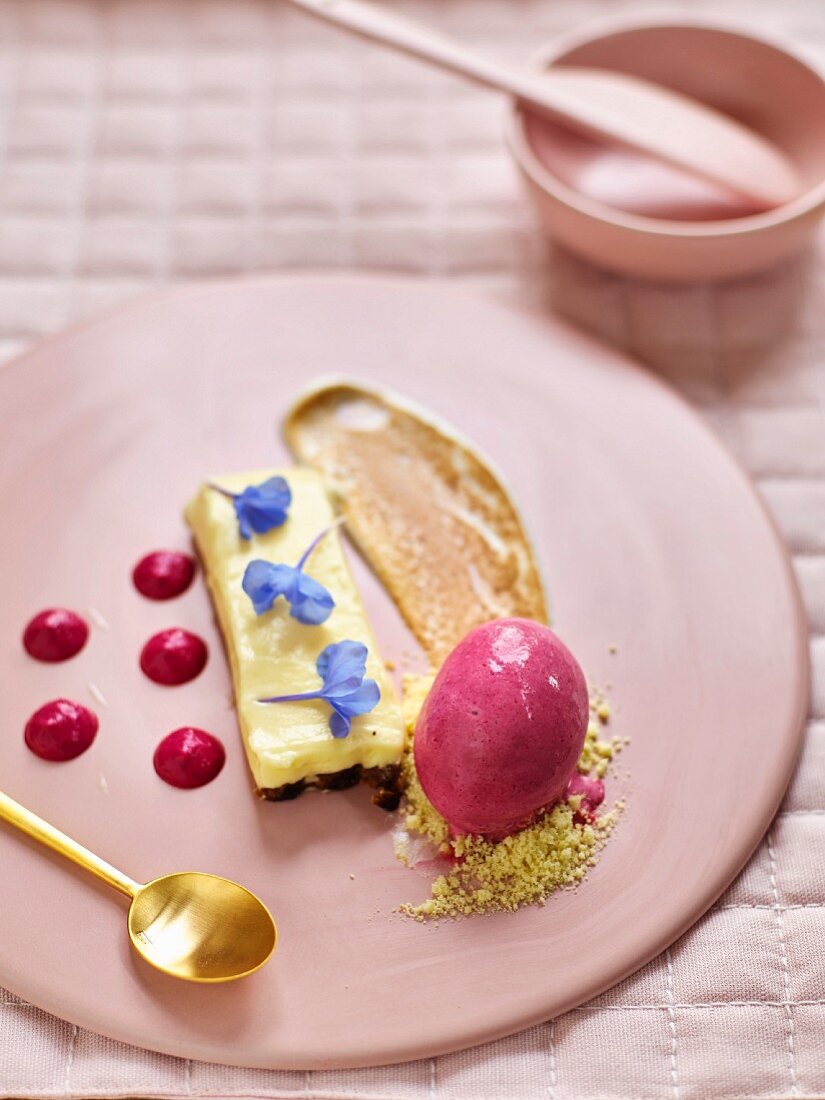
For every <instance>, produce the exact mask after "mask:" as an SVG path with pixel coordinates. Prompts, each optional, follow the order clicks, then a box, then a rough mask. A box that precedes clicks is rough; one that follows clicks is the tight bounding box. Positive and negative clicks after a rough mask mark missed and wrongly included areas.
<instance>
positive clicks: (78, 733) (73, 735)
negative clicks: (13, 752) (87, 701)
mask: <svg viewBox="0 0 825 1100" xmlns="http://www.w3.org/2000/svg"><path fill="white" fill-rule="evenodd" d="M96 735H97V715H95V714H93V713H92V711H90V710H89V709H88V708H86V707H84V706H81V705H80V703H73V702H71V700H69V699H54V700H53V701H52V702H51V703H46V704H45V706H42V707H41V708H40V710H36V711H35V712H34V714H33V715H32V716H31V718H30V719H29V720H28V722H27V723H26V730H25V734H24V736H25V739H26V744H27V745H28V747H29V748H30V749H31V751H32V752H33V753H34V755H35V756H39V757H40V759H41V760H74V758H75V757H76V756H80V754H81V753H82V752H85V751H86V749H88V747H89V746H90V745H91V743H92V741H94V739H95V737H96Z"/></svg>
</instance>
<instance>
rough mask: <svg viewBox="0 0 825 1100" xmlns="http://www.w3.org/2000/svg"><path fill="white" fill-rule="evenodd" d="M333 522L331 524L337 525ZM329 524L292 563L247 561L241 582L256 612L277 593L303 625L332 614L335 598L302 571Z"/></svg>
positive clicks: (265, 607) (263, 611)
mask: <svg viewBox="0 0 825 1100" xmlns="http://www.w3.org/2000/svg"><path fill="white" fill-rule="evenodd" d="M337 526H338V525H337V524H333V527H337ZM331 530H332V527H327V528H326V530H324V531H322V532H321V533H320V535H316V537H315V538H314V539H313V540H312V542H311V543H310V544H309V546H308V547H307V549H306V550H305V551H304V553H303V554H302V555H301V560H300V561H299V562H298V564H297V565H296V566H294V567H293V566H291V565H275V564H273V563H272V562H269V561H262V560H261V559H260V558H256V559H255V561H251V562H250V563H249V565H247V567H246V570H245V572H244V575H243V581H242V582H241V586H242V587H243V590H244V592H246V594H247V596H249V598H250V600H252V606H253V607H254V609H255V614H256V615H264V614H266V612H267V611H270V610H271V609H272V607H273V605H274V603H275V601H276V600H277V599H278V597H279V596H283V597H284V599H285V600H286V602H287V603H288V604H289V613H290V615H291V616H292V618H293V619H297V620H298V622H299V623H305V624H306V625H307V626H318V625H319V624H320V623H325V622H326V621H327V619H328V618H329V617H330V615H331V614H332V610H333V608H334V607H335V600H334V599H333V598H332V596H331V595H330V593H329V591H328V590H327V589H326V588H324V586H323V585H322V584H320V583H319V582H318V581H316V580H314V578H312V577H309V576H307V574H306V573H305V572H304V571H303V570H304V566H305V565H306V562H307V559H308V558H309V556H310V554H311V553H312V551H313V550H314V549H315V547H316V546H317V545H318V543H319V542H320V541H321V539H322V538H324V536H325V535H328V534H329V532H330V531H331Z"/></svg>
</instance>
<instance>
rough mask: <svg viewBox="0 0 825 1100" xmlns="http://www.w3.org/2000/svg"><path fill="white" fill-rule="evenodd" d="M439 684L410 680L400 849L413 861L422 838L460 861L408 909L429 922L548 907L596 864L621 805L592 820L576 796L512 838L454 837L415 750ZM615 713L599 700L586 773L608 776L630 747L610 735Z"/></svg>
mask: <svg viewBox="0 0 825 1100" xmlns="http://www.w3.org/2000/svg"><path fill="white" fill-rule="evenodd" d="M431 683H432V678H431V677H408V679H407V681H406V683H405V691H404V712H405V717H406V720H407V727H408V730H409V734H410V739H409V741H408V746H407V750H406V752H405V754H404V764H403V770H404V782H405V785H406V792H405V797H406V818H405V821H404V830H405V834H402V835H401V837H400V839H398V840H397V841H396V854H397V855H398V857H399V859H401V860H402V862H406V863H411V862H412V859H411V855H410V852H411V847H412V845H411V842H410V841H411V838H412V837H413V836H416V835H417V836H419V837H422V838H423V839H424V840H425V841H426V842H428V843H429V844H430V845H432V846H434V847H435V848H436V849H437V850H438V851H439V852H440V853H441V854H442V855H445V856H448V857H453V858H454V859H455V860H456V862H455V863H454V864H453V866H452V868H451V869H450V870H449V871H448V872H446V873H444V874H442V875H439V876H438V878H436V880H435V881H434V882H433V884H432V887H431V890H430V897H429V898H427V899H426V900H425V901H423V902H421V903H420V904H417V905H415V904H409V905H404V906H402V912H403V913H405V914H406V915H407V916H411V917H414V918H415V919H416V920H426V919H428V918H435V917H459V916H469V915H471V914H473V913H491V912H496V911H513V910H515V909H518V908H520V907H521V906H522V905H529V904H531V903H538V904H543V903H544V902H545V901H546V900H547V898H548V897H549V896H550V894H552V893H553V892H554V891H555V890H558V889H559V888H560V887H565V886H566V887H571V886H575V885H577V884H578V883H579V882H581V880H582V879H583V878H584V876H585V875H586V874H587V872H588V870H589V869H590V868H591V867H592V866H593V864H594V863H595V861H596V855H597V853H598V851H599V849H600V848H601V847H602V845H603V844H604V842H605V840H606V839H607V837H608V836H609V834H610V832H611V831H612V829H613V827H614V825H615V823H616V819H617V816H618V812H619V811H620V809H621V808H622V807H621V804H620V803H619V804H617V805H616V806H615V807H614V809H613V810H611V811H609V812H607V813H602V814H600V815H599V818H598V820H597V822H596V823H595V824H591V823H589V822H587V821H584V820H582V819H581V818H580V817H579V816H578V814H577V811H578V809H579V803H580V802H581V797H580V796H574V797H573V798H571V799H569V800H568V801H566V802H560V803H558V804H557V805H556V806H554V807H553V808H552V809H551V810H550V811H549V812H548V813H546V814H544V815H543V816H542V817H540V818H539V819H538V820H537V821H536V822H534V824H533V825H530V826H529V827H528V828H526V829H522V830H521V831H520V832H518V833H514V834H513V835H512V836H508V837H505V839H504V840H500V841H498V842H492V841H489V840H484V839H483V838H482V837H477V836H463V837H451V836H450V830H449V826H448V825H447V822H446V821H445V820H444V818H443V817H442V816H441V815H440V814H439V813H438V811H437V810H436V809H435V808H434V807H433V805H432V804H431V803H430V802H429V800H428V799H427V796H426V795H425V794H424V791H423V790H422V788H421V784H420V783H419V781H418V776H417V775H416V771H415V760H414V758H413V751H412V735H413V732H414V729H415V723H416V719H417V718H418V712H419V711H420V709H421V706H422V704H423V702H424V699H425V697H426V694H427V692H428V690H429V688H430V685H431ZM609 714H610V711H609V707H608V706H607V704H606V703H605V702H604V700H602V699H599V700H596V701H594V703H593V705H592V706H591V717H590V725H589V727H588V730H587V736H586V738H585V743H584V748H583V750H582V755H581V757H580V759H579V765H578V769H579V772H580V773H581V774H583V775H587V774H589V775H595V776H602V775H604V774H605V771H606V770H607V767H608V765H609V763H610V762H611V760H612V759H613V757H614V756H615V754H616V753H617V752H619V751H620V749H621V747H622V743H621V741H620V739H619V738H617V737H614V738H612V739H610V740H603V728H604V725H605V723H606V722H607V721H608V719H609Z"/></svg>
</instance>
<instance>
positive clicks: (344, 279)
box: [0, 269, 811, 1072]
mask: <svg viewBox="0 0 825 1100" xmlns="http://www.w3.org/2000/svg"><path fill="white" fill-rule="evenodd" d="M295 283H307V284H312V283H316V284H317V283H323V284H325V285H326V286H329V285H330V284H346V285H350V286H352V285H361V286H364V287H367V288H369V287H372V286H376V287H387V286H388V285H389V286H392V287H395V288H398V289H400V290H413V291H415V292H419V291H425V292H436V293H439V294H445V293H446V294H449V295H452V296H456V297H459V298H461V299H464V300H468V301H472V300H481V301H485V300H486V301H489V302H492V303H493V304H495V305H496V306H498V307H499V308H501V309H502V310H504V311H507V312H509V313H512V314H516V315H519V316H520V317H521V318H524V319H526V320H530V321H532V322H533V323H536V324H539V325H542V324H546V323H547V322H548V321H549V322H550V323H551V325H552V324H557V325H560V326H561V327H563V328H564V329H566V330H567V331H568V332H569V333H570V334H572V335H574V336H575V338H576V339H577V340H580V341H581V342H582V343H583V344H585V345H589V346H595V347H597V348H600V349H604V350H607V351H608V352H609V354H610V355H612V356H614V357H616V358H617V359H619V360H621V361H622V362H623V364H624V367H625V368H626V369H627V370H629V371H631V372H632V373H634V374H636V375H641V376H643V377H644V378H645V380H646V383H647V384H652V385H653V386H654V387H655V388H656V389H658V390H659V391H660V394H661V395H662V396H663V397H664V398H665V399H666V400H668V401H670V402H671V403H672V404H674V405H675V406H677V407H679V408H680V409H681V411H682V413H686V414H687V415H688V416H689V418H690V419H691V420H692V422H693V423H694V425H695V427H696V428H697V429H698V430H699V431H700V433H701V434H702V435H703V436H704V439H705V442H706V443H707V444H708V445H709V446H710V447H711V449H712V450H714V451H715V452H716V454H717V456H718V457H719V460H720V461H721V462H723V463H724V464H725V465H726V466H727V467H728V469H729V470H730V471H731V472H733V473H735V475H736V478H737V480H738V482H739V484H740V487H741V489H742V490H743V491H744V492H745V493H746V494H747V495H748V496H749V497H750V499H751V501H752V502H755V503H756V504H757V507H758V510H759V512H760V514H761V516H762V519H763V521H764V522H765V523H766V527H767V533H769V535H770V538H771V541H772V544H773V549H774V553H775V555H776V558H777V563H778V564H781V566H782V573H783V575H784V582H785V586H786V592H787V595H788V597H789V598H790V602H791V604H792V607H793V614H794V620H795V630H794V632H793V638H792V639H789V641H792V643H793V647H794V649H795V651H796V652H795V653H794V655H793V658H794V659H793V664H794V667H795V669H796V673H797V681H798V685H799V690H798V695H797V700H798V707H797V715H796V722H795V726H796V736H795V739H794V741H793V751H790V745H791V736H790V732H789V734H788V736H787V738H785V740H786V741H787V742H788V745H789V751H788V753H787V757H786V767H785V768H784V770H783V774H782V775H781V777H780V779H779V781H778V782H777V784H776V789H777V790H778V791H779V794H778V796H777V797H776V798H775V799H773V800H770V801H769V800H765V803H764V808H763V812H762V813H761V814H759V815H755V816H758V817H759V821H760V823H759V826H758V829H759V831H758V836H757V838H756V840H755V841H754V843H753V845H752V846H750V847H749V848H748V850H747V851H746V852H745V854H744V855H743V856H742V858H741V860H739V861H737V864H736V866H735V870H733V871H732V872H730V873H726V876H722V878H724V881H723V882H722V883H721V885H719V883H716V884H715V885H714V887H713V890H712V891H710V892H708V893H706V894H704V895H703V896H702V897H701V898H700V899H699V900H697V903H696V904H695V905H694V906H693V907H692V908H690V909H689V910H688V911H686V913H685V915H684V919H683V920H681V921H679V922H678V924H677V925H676V926H675V927H674V928H673V929H671V930H670V931H668V933H667V936H666V937H664V936H660V937H659V940H658V941H657V943H656V945H655V946H654V947H652V948H651V950H650V951H649V952H648V953H646V954H644V955H641V954H638V955H636V957H635V958H634V961H633V962H632V964H630V965H629V966H628V967H627V968H625V969H623V970H622V971H620V972H617V973H614V974H611V975H610V977H609V978H608V979H606V980H605V981H604V982H603V983H594V984H593V985H592V987H591V988H590V989H589V990H588V991H587V993H586V994H584V995H583V996H575V997H572V998H570V999H569V1000H568V1001H565V1002H564V1004H563V1005H562V1007H560V1008H558V1009H557V1010H556V1011H555V1012H554V1013H553V1014H552V1015H550V1016H548V1015H547V1014H546V1012H541V1011H538V1010H537V1011H526V1012H524V1013H522V1014H521V1015H520V1016H519V1017H518V1018H517V1019H516V1018H515V1017H509V1018H508V1022H507V1023H506V1024H503V1025H502V1026H501V1027H494V1028H486V1029H485V1030H484V1031H483V1032H480V1031H479V1030H478V1029H477V1028H473V1027H472V1026H471V1025H470V1026H468V1028H467V1029H466V1031H465V1032H461V1035H460V1037H458V1035H457V1034H454V1036H453V1038H451V1039H448V1040H447V1041H445V1042H444V1043H433V1044H430V1045H429V1046H428V1051H427V1053H425V1054H422V1053H421V1052H420V1051H419V1052H417V1053H413V1052H411V1051H410V1049H409V1047H406V1048H405V1047H404V1045H403V1043H402V1042H399V1043H398V1044H397V1047H396V1049H395V1050H394V1051H389V1050H388V1051H385V1052H384V1053H382V1054H381V1055H380V1056H379V1057H378V1058H377V1059H375V1058H373V1059H371V1060H365V1059H364V1058H363V1057H358V1056H356V1057H355V1058H354V1059H352V1060H347V1059H343V1060H342V1059H339V1058H334V1059H333V1060H332V1061H330V1062H329V1063H326V1062H325V1063H323V1064H321V1063H319V1062H315V1063H313V1064H306V1063H304V1062H291V1061H290V1062H284V1061H279V1063H278V1064H277V1065H276V1064H273V1063H272V1062H271V1061H269V1062H266V1063H264V1062H262V1061H260V1060H255V1059H252V1060H250V1058H249V1057H246V1058H244V1057H243V1056H239V1057H238V1058H237V1059H232V1060H230V1059H228V1058H221V1059H220V1060H219V1061H217V1063H216V1064H219V1065H226V1066H233V1067H237V1068H249V1069H261V1070H270V1071H275V1072H278V1071H285V1072H288V1071H293V1070H297V1071H303V1070H307V1071H318V1070H337V1069H359V1068H363V1069H366V1068H372V1067H379V1066H386V1065H392V1064H397V1063H400V1062H404V1061H418V1060H420V1059H422V1058H426V1057H438V1056H441V1055H444V1054H449V1053H453V1052H456V1051H460V1050H464V1049H468V1048H469V1047H472V1046H476V1045H480V1044H484V1043H489V1042H493V1041H496V1040H498V1039H502V1038H504V1037H506V1036H509V1035H513V1034H516V1033H517V1032H520V1031H522V1030H525V1029H527V1028H529V1027H532V1026H536V1025H538V1024H540V1023H543V1022H546V1021H549V1020H551V1019H556V1018H558V1017H559V1016H561V1015H564V1014H565V1013H567V1012H569V1011H571V1010H572V1009H575V1008H576V1007H578V1006H580V1005H582V1004H585V1003H586V1002H588V1001H590V1000H592V999H594V998H596V997H598V996H600V995H602V994H603V993H604V992H606V991H607V990H608V989H611V988H613V987H614V986H615V985H617V984H618V983H619V982H621V981H623V980H625V979H626V978H627V977H629V976H630V975H632V974H634V973H636V972H637V971H638V970H640V969H642V968H643V967H644V966H645V965H647V964H648V963H650V962H651V961H652V960H653V959H655V958H656V957H658V956H659V955H660V954H661V953H662V952H663V951H664V950H666V949H667V948H668V947H670V946H671V945H672V944H673V943H674V942H675V941H676V940H678V939H679V938H680V937H681V936H682V935H684V934H685V933H686V932H687V931H688V930H689V929H690V928H691V927H693V925H694V924H695V923H696V922H697V921H698V920H699V919H700V918H701V917H702V916H703V915H704V914H705V913H706V912H707V911H708V910H709V909H710V908H712V906H713V905H714V903H715V902H716V901H717V900H718V898H719V897H720V896H721V895H722V894H723V893H724V891H725V890H726V889H727V888H728V887H729V886H730V884H731V883H732V882H733V881H734V880H735V879H736V878H737V876H738V875H739V874H740V873H741V871H742V870H743V868H744V867H745V866H746V864H747V863H748V862H749V861H750V859H751V857H752V856H753V855H754V853H755V852H756V850H757V849H758V848H759V846H760V845H761V843H762V841H763V840H764V837H765V835H766V834H767V832H768V831H769V829H770V827H771V824H772V822H773V820H774V818H775V817H776V814H777V812H778V810H779V808H780V807H781V804H782V802H783V800H784V798H785V794H786V792H787V788H788V785H789V783H790V781H791V779H792V777H793V774H794V771H795V769H796V766H797V764H798V761H799V757H800V754H801V751H802V748H803V745H804V741H805V731H806V719H807V715H808V706H809V700H810V692H811V667H810V650H809V626H808V622H807V614H806V611H805V608H804V604H803V601H802V596H801V590H800V587H799V582H798V580H797V578H796V574H795V572H794V569H793V565H792V560H791V553H790V550H789V548H788V546H787V545H786V543H785V541H784V539H783V537H782V535H781V533H780V531H779V527H778V524H777V522H776V520H775V519H774V517H773V515H772V513H771V512H770V510H769V508H768V506H767V504H766V503H765V501H764V499H763V498H762V496H761V494H760V493H759V492H758V490H757V488H756V486H755V484H754V483H753V481H752V479H751V478H750V476H749V474H748V473H747V471H746V470H745V468H744V466H743V465H742V463H741V462H740V461H739V459H738V458H737V456H736V455H734V454H733V453H732V452H731V451H730V450H729V449H728V448H727V446H726V445H725V444H724V442H723V441H722V440H721V439H720V438H719V436H718V435H717V434H716V433H715V432H714V431H713V430H712V428H711V427H710V426H709V424H708V423H707V421H706V420H705V418H704V417H703V416H702V415H701V413H700V412H699V411H698V410H697V409H696V408H694V407H693V406H692V405H691V404H690V402H689V401H688V400H687V399H686V398H684V397H683V396H682V395H681V394H680V393H679V391H678V390H677V389H675V388H674V387H673V386H671V385H670V384H669V383H668V382H666V381H665V380H664V379H663V378H662V377H661V376H660V375H658V374H657V373H656V372H655V370H654V368H652V367H648V366H646V365H645V364H644V363H643V362H641V361H636V360H635V359H633V358H632V357H631V356H630V354H628V353H627V352H626V351H625V350H624V349H622V348H618V347H616V346H614V345H612V344H610V343H607V342H605V341H601V340H600V339H598V337H597V336H595V335H594V334H592V333H589V332H585V331H583V330H581V329H579V328H578V327H576V326H575V325H573V324H572V323H571V322H570V321H568V319H567V318H565V317H562V316H560V315H557V314H555V313H554V312H553V311H552V310H549V309H548V310H542V309H541V308H540V307H539V306H531V305H527V304H525V303H523V302H519V301H514V300H512V299H510V298H508V297H507V296H505V295H497V294H494V293H489V292H487V291H484V290H477V289H475V288H472V287H467V286H465V285H463V284H460V283H457V282H456V281H455V280H452V279H448V278H438V279H435V278H425V277H421V276H415V275H401V274H394V273H388V274H384V273H382V272H370V271H345V272H342V271H336V270H331V271H330V270H323V269H319V270H314V269H308V270H303V271H300V272H294V273H291V272H279V273H273V274H254V275H250V276H244V277H240V278H238V277H234V278H209V279H203V280H194V281H186V282H184V283H179V284H175V285H171V286H166V287H163V288H159V289H153V290H151V291H148V292H146V293H143V294H140V295H138V296H137V297H135V298H133V299H130V300H128V301H126V302H123V303H120V304H118V305H116V306H114V307H113V308H111V309H106V310H103V311H101V312H100V313H98V314H94V315H93V316H91V317H89V318H85V319H83V320H81V321H78V322H76V323H74V324H71V325H68V326H66V327H64V328H62V329H60V330H59V331H57V332H55V333H52V334H50V335H48V336H46V337H44V338H41V339H38V340H36V341H35V342H34V343H33V345H32V346H31V347H29V348H27V349H25V350H24V351H23V352H21V353H20V354H18V355H15V356H13V357H12V358H11V359H9V360H7V361H6V362H4V363H3V364H2V365H0V381H3V380H6V379H8V378H9V376H10V375H14V374H16V372H17V371H22V370H23V369H27V368H28V366H29V359H30V358H33V357H35V356H37V355H39V354H40V353H42V352H43V351H44V350H45V349H47V348H49V347H50V346H51V345H53V344H59V343H60V342H62V341H63V340H65V339H67V338H71V337H72V336H74V335H77V334H81V333H83V332H85V331H87V330H90V329H94V328H97V327H99V326H101V325H106V324H108V323H111V322H113V321H117V319H118V318H119V317H120V316H122V315H136V314H139V313H140V312H142V311H144V310H146V309H151V308H152V307H153V306H155V305H158V304H160V303H163V302H170V301H174V300H175V299H183V298H188V297H190V296H200V295H203V294H204V293H216V294H220V293H221V292H224V291H227V290H232V291H237V290H238V289H239V288H242V287H251V288H255V287H257V288H261V289H264V288H268V287H272V288H273V289H276V288H279V287H284V286H290V285H293V284H295ZM617 975H618V976H617ZM2 984H3V987H4V988H6V989H7V990H8V991H9V992H11V993H13V994H14V995H16V996H18V997H21V998H22V999H23V1000H24V1001H26V1002H27V1003H29V1004H33V1005H35V1006H36V1007H38V1008H40V1009H42V1010H43V1011H44V1012H47V1013H49V1014H50V1015H53V1016H56V1015H57V1013H56V1012H55V1010H54V1008H50V1007H49V1006H48V1004H44V1003H42V1001H40V1000H34V999H32V998H31V997H30V996H29V995H28V994H26V993H24V992H20V990H19V987H18V988H15V984H16V983H15V982H14V981H11V982H10V981H8V980H7V979H6V978H5V977H3V978H2ZM58 1018H59V1019H63V1020H65V1021H66V1022H68V1023H69V1024H71V1025H73V1026H77V1027H83V1028H84V1029H86V1030H89V1031H91V1032H93V1033H96V1034H99V1035H104V1036H106V1037H108V1038H111V1039H114V1040H116V1041H118V1042H121V1043H124V1044H128V1045H130V1046H136V1043H135V1041H134V1040H133V1039H130V1038H129V1037H127V1036H124V1035H123V1034H122V1033H120V1032H118V1029H117V1028H110V1029H107V1030H104V1031H101V1030H100V1027H99V1024H98V1023H97V1022H93V1023H92V1022H89V1020H87V1019H85V1018H84V1014H82V1013H80V1014H76V1015H74V1014H73V1015H64V1014H63V1013H62V1012H61V1013H60V1015H59V1016H58ZM144 1049H147V1050H151V1051H155V1052H157V1053H160V1054H165V1055H170V1056H172V1057H177V1058H184V1059H191V1060H193V1061H203V1062H206V1063H215V1062H216V1059H215V1057H214V1056H210V1055H207V1054H191V1055H190V1054H187V1053H186V1051H185V1050H182V1049H181V1048H180V1046H179V1045H177V1044H176V1043H175V1042H174V1041H173V1040H170V1041H168V1042H164V1041H160V1040H158V1041H157V1042H153V1043H152V1044H151V1045H149V1044H147V1046H146V1047H145V1048H144Z"/></svg>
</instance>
